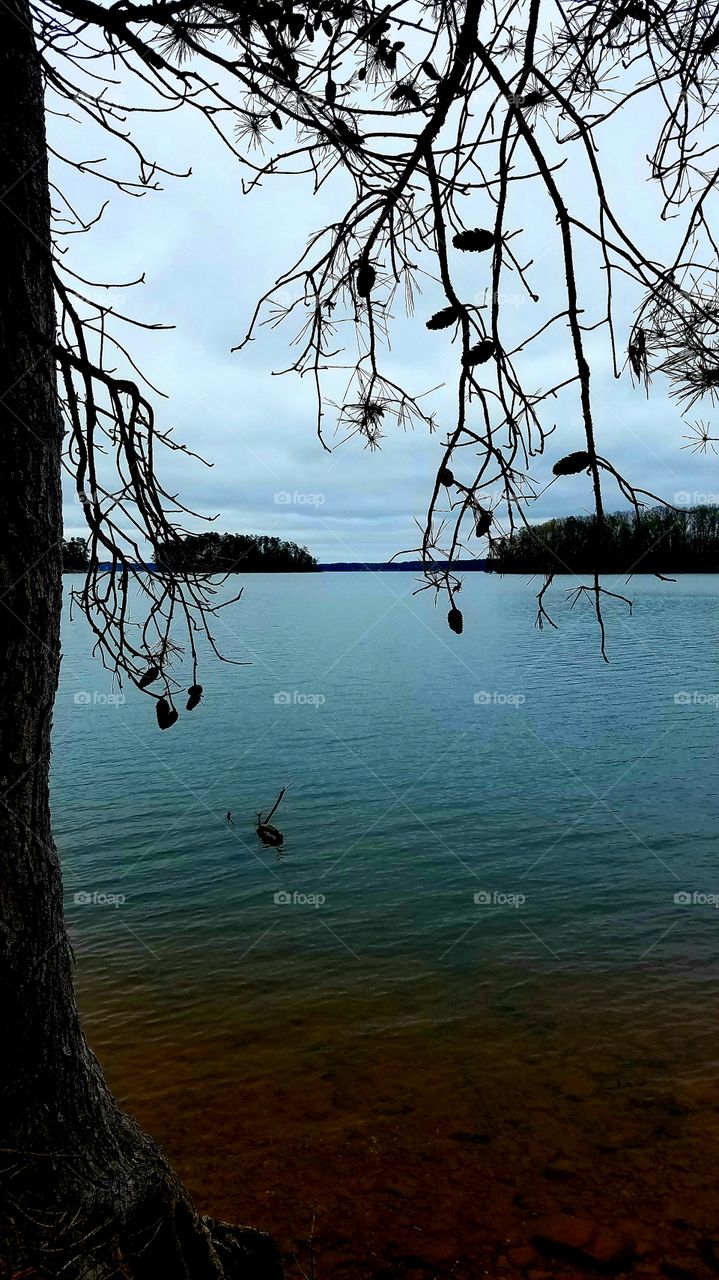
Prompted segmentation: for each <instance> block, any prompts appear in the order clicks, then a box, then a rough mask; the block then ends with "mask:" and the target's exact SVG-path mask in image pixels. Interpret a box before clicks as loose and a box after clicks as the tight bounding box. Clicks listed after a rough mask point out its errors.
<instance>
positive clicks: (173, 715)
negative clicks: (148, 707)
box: [155, 698, 177, 729]
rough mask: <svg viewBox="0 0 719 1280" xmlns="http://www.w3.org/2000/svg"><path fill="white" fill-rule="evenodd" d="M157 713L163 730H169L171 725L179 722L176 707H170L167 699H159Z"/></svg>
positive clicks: (158, 721)
mask: <svg viewBox="0 0 719 1280" xmlns="http://www.w3.org/2000/svg"><path fill="white" fill-rule="evenodd" d="M155 711H156V714H157V723H158V725H159V726H160V728H161V729H169V728H170V725H173V724H174V723H175V721H176V720H177V711H176V709H175V708H174V707H172V706H170V703H169V702H168V701H167V698H158V699H157V707H156V708H155Z"/></svg>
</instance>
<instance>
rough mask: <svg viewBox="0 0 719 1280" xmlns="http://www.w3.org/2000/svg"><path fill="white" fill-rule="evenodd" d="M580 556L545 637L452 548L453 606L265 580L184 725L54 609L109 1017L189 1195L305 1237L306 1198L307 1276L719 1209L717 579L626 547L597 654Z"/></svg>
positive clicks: (92, 987)
mask: <svg viewBox="0 0 719 1280" xmlns="http://www.w3.org/2000/svg"><path fill="white" fill-rule="evenodd" d="M72 581H73V580H72V578H70V577H67V578H66V579H65V592H66V595H67V593H68V591H69V588H70V585H71V583H72ZM572 585H573V584H572V580H571V579H561V578H560V579H557V580H556V584H555V587H554V596H553V612H554V614H555V616H556V619H557V621H559V622H560V624H561V625H560V629H559V630H558V631H552V630H551V629H550V630H544V631H539V630H537V629H535V627H534V616H535V607H534V595H535V592H536V584H531V583H528V582H527V581H526V580H525V579H520V578H505V579H499V578H496V577H494V576H490V575H484V574H476V575H468V576H467V577H466V579H465V582H464V586H463V589H462V592H461V597H460V602H461V605H462V609H463V612H464V618H465V631H464V634H463V635H462V636H456V635H454V634H453V633H452V632H450V631H449V629H448V627H447V623H446V605H444V604H440V607H438V608H435V607H434V602H433V599H432V596H431V593H429V592H424V593H422V594H419V595H413V592H414V591H416V588H417V586H418V583H417V580H416V579H415V577H414V575H412V574H406V575H404V574H402V575H400V574H396V573H392V574H387V573H377V574H370V573H367V574H356V575H354V574H318V575H308V576H293V575H251V576H248V577H247V578H246V579H245V591H244V595H243V597H242V599H241V600H240V601H239V602H238V603H236V604H233V605H231V606H230V607H229V608H228V609H227V610H226V611H224V613H223V614H222V615H221V617H220V618H219V619H218V621H217V627H216V634H217V638H218V641H219V644H220V647H221V648H222V650H223V651H224V652H225V653H226V654H227V655H228V656H230V657H232V658H235V659H238V660H240V661H242V662H244V663H247V664H248V665H243V666H231V665H223V664H219V663H217V661H216V660H214V659H212V660H211V659H208V660H207V663H206V664H205V666H204V667H203V669H202V671H201V673H200V679H201V680H202V682H203V684H204V686H205V699H204V701H203V703H202V704H201V706H200V707H198V708H197V709H196V710H195V711H194V712H192V714H185V713H184V712H181V715H180V720H179V722H178V723H177V724H176V725H175V726H174V727H173V728H171V729H170V730H169V731H168V732H166V733H160V732H159V730H158V729H157V727H156V724H155V718H154V704H152V702H151V701H150V700H149V699H146V698H144V697H143V696H142V695H140V694H139V693H138V692H137V691H136V690H135V689H134V688H126V689H125V690H124V695H125V700H124V701H122V699H121V698H120V697H118V696H117V690H114V691H113V686H112V683H111V680H110V677H109V675H108V673H106V672H104V671H103V669H102V667H101V666H100V664H99V663H98V662H97V661H96V660H94V659H93V658H92V656H91V653H90V648H91V645H90V638H89V632H88V629H87V627H86V625H85V624H84V622H83V620H82V619H80V620H77V619H76V620H75V621H73V622H72V623H70V622H69V618H68V617H67V616H66V617H65V620H64V632H63V662H62V674H61V684H60V690H59V695H58V702H57V712H56V717H55V729H54V754H53V775H52V777H53V811H54V823H55V832H56V837H57V841H58V845H59V847H60V851H61V854H62V858H63V865H64V874H65V886H66V899H67V912H68V917H69V922H70V928H71V933H72V938H73V942H74V945H75V948H76V953H77V959H78V984H79V992H80V1001H81V1006H82V1009H83V1011H84V1014H85V1021H86V1025H87V1028H88V1034H89V1037H90V1040H91V1043H92V1045H93V1047H94V1049H95V1050H96V1052H97V1053H98V1055H99V1057H100V1059H101V1061H102V1062H103V1065H104V1067H105V1070H106V1073H107V1075H108V1077H109V1079H110V1082H111V1084H112V1086H113V1088H114V1090H115V1092H116V1093H117V1094H118V1096H119V1097H120V1098H121V1099H122V1102H123V1104H124V1105H126V1106H127V1107H128V1108H129V1109H130V1110H132V1111H133V1113H134V1114H135V1115H137V1117H138V1119H139V1120H140V1121H141V1123H142V1124H143V1125H144V1126H145V1127H146V1128H148V1129H149V1130H150V1131H151V1132H153V1133H154V1134H155V1136H156V1137H157V1138H158V1139H159V1140H160V1141H161V1143H162V1144H163V1146H164V1147H165V1148H166V1150H167V1151H168V1153H169V1154H170V1155H171V1157H172V1158H173V1160H174V1161H175V1163H176V1165H177V1167H178V1169H179V1170H180V1172H181V1174H182V1176H183V1178H184V1179H185V1181H186V1182H187V1184H188V1185H189V1187H190V1188H191V1190H192V1191H193V1193H194V1194H195V1197H196V1200H197V1202H198V1204H199V1205H200V1207H201V1208H202V1209H203V1210H207V1211H209V1210H212V1212H213V1213H215V1214H216V1215H217V1216H219V1217H224V1218H227V1219H231V1220H233V1221H246V1222H250V1223H252V1224H253V1225H256V1226H261V1227H265V1228H267V1229H270V1230H272V1231H274V1232H275V1233H276V1234H277V1236H278V1239H279V1240H280V1242H281V1244H282V1245H283V1247H286V1248H287V1250H288V1257H290V1255H291V1253H292V1248H291V1244H290V1240H291V1237H293V1238H294V1240H295V1245H294V1252H295V1254H296V1256H297V1258H298V1260H299V1263H300V1265H302V1266H304V1267H305V1269H306V1267H307V1259H308V1256H309V1245H308V1244H307V1240H308V1237H309V1235H310V1233H311V1223H312V1220H313V1218H314V1221H315V1227H314V1248H315V1251H316V1259H317V1262H316V1267H317V1278H318V1280H329V1277H332V1278H333V1280H334V1278H335V1277H347V1280H349V1278H352V1280H355V1278H359V1277H373V1276H376V1277H378V1280H379V1278H380V1277H383V1276H391V1275H398V1276H407V1277H409V1278H410V1280H426V1277H429V1276H432V1275H447V1276H449V1275H450V1274H451V1275H452V1277H454V1278H455V1280H464V1277H465V1276H466V1277H467V1278H468V1280H469V1277H472V1278H474V1277H476V1276H478V1275H480V1274H482V1272H483V1271H484V1270H489V1271H490V1273H492V1274H494V1273H496V1271H497V1270H498V1269H499V1270H506V1271H509V1272H511V1271H512V1268H513V1267H514V1268H515V1269H518V1268H519V1266H520V1261H519V1254H516V1255H515V1256H514V1260H513V1256H512V1251H513V1250H518V1249H519V1250H521V1249H529V1252H528V1253H526V1255H525V1256H524V1262H523V1263H522V1264H521V1265H523V1266H524V1267H525V1268H527V1267H529V1268H530V1269H531V1267H532V1266H534V1267H535V1269H536V1266H537V1265H538V1264H537V1261H536V1259H534V1258H533V1257H532V1256H531V1246H530V1244H529V1242H530V1240H531V1238H532V1224H533V1223H534V1222H536V1220H537V1218H538V1216H539V1215H546V1214H556V1213H560V1212H562V1213H575V1214H579V1215H580V1216H584V1217H589V1218H591V1219H592V1221H594V1222H597V1223H599V1224H600V1225H611V1227H612V1229H613V1230H616V1231H620V1232H622V1231H623V1232H625V1233H627V1234H628V1235H631V1237H632V1240H633V1243H634V1244H635V1246H636V1256H637V1258H638V1262H637V1266H638V1267H639V1268H640V1270H641V1269H642V1268H643V1269H644V1271H645V1272H646V1273H647V1274H658V1267H659V1266H660V1264H661V1262H662V1261H665V1262H666V1260H667V1259H668V1260H669V1264H668V1265H685V1264H686V1265H687V1266H689V1262H687V1258H689V1259H690V1262H691V1265H692V1266H695V1267H696V1268H698V1269H699V1270H698V1274H703V1272H702V1267H703V1266H704V1265H705V1264H704V1263H703V1262H702V1261H701V1258H700V1253H701V1256H702V1257H704V1258H705V1257H706V1256H707V1249H708V1248H709V1247H710V1246H709V1245H708V1244H707V1239H709V1240H711V1238H713V1237H714V1236H715V1235H716V1236H717V1237H718V1238H719V1208H717V1196H716V1187H715V1183H714V1171H713V1164H714V1162H713V1156H712V1154H711V1152H712V1144H713V1143H714V1141H715V1140H716V1137H717V1128H718V1123H717V1122H718V1121H719V1083H718V1081H717V1054H718V1049H719V1036H718V1034H717V992H716V979H717V975H718V973H719V909H718V908H719V859H718V858H717V793H718V791H719V788H718V786H717V783H718V781H719V753H718V751H717V747H718V746H719V732H718V730H719V705H718V704H719V667H718V664H717V640H718V639H719V579H717V578H714V577H702V576H686V577H683V578H681V579H679V581H678V582H677V583H674V584H667V583H661V582H658V581H656V580H654V579H651V578H644V577H638V578H635V579H634V580H633V581H632V583H631V584H630V588H629V593H630V594H631V595H632V596H633V597H634V600H635V608H634V612H633V615H632V616H629V614H628V612H627V610H626V608H625V607H624V606H621V605H619V604H617V603H610V605H609V606H608V607H607V628H608V653H609V657H610V662H609V664H608V665H607V664H605V663H604V662H602V660H601V657H600V654H599V642H598V636H597V631H596V624H595V621H594V619H593V615H592V612H591V609H590V608H589V606H587V605H582V604H581V603H580V604H579V605H577V607H576V608H574V609H573V610H569V608H568V605H567V603H566V602H565V599H564V592H565V590H566V589H568V588H569V587H571V586H572ZM606 585H607V586H613V585H615V584H614V583H613V582H612V581H611V580H608V581H607V583H606ZM619 589H622V590H624V589H625V588H624V587H623V585H622V584H621V583H620V584H619ZM187 683H188V684H189V683H190V681H189V680H188V681H187ZM179 705H180V706H183V703H180V704H179ZM285 784H289V785H288V789H287V793H286V795H285V798H284V800H283V802H282V805H281V807H280V809H279V810H278V813H277V815H276V817H275V819H274V821H275V822H277V824H278V825H279V826H280V827H281V828H282V829H283V831H284V833H285V843H284V846H283V848H282V850H281V851H280V852H279V853H278V851H276V850H273V849H267V848H264V847H263V846H261V845H260V844H259V843H258V841H257V838H256V835H255V832H254V827H255V824H256V812H257V811H258V810H260V809H262V810H264V811H265V812H266V811H267V810H268V809H269V807H270V806H271V804H272V802H273V800H274V798H275V797H276V795H277V793H278V791H279V789H280V787H281V786H284V785H285ZM228 810H230V811H231V813H232V823H231V824H230V823H228V822H227V819H226V814H227V811H228ZM76 898H77V900H76ZM289 1223H291V1226H290V1225H288V1224H289ZM702 1241H704V1243H702ZM702 1251H703V1252H702ZM718 1256H719V1255H718ZM672 1259H673V1260H674V1261H673V1262H672ZM677 1259H680V1260H681V1259H683V1260H684V1261H683V1262H681V1261H680V1262H678V1261H677ZM290 1261H291V1258H290ZM542 1265H547V1264H545V1263H542ZM289 1272H290V1268H288V1273H289ZM562 1274H564V1273H562ZM572 1274H574V1273H572ZM577 1274H583V1273H582V1272H581V1271H580V1272H578V1273H577Z"/></svg>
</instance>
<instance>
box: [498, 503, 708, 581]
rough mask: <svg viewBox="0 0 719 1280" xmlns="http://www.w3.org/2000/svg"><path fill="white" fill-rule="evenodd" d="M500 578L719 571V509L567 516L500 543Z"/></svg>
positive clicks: (652, 510)
mask: <svg viewBox="0 0 719 1280" xmlns="http://www.w3.org/2000/svg"><path fill="white" fill-rule="evenodd" d="M491 567H492V569H494V570H496V571H497V572H499V573H545V574H546V573H590V572H594V571H597V570H598V571H599V572H601V573H629V572H633V573H715V572H719V506H715V505H714V506H712V505H707V506H697V507H693V508H691V509H687V510H677V509H675V508H671V507H651V508H648V509H647V510H645V511H642V512H641V513H640V514H639V515H636V514H635V513H634V512H633V511H617V512H615V513H614V514H612V515H608V516H605V519H604V524H603V525H602V526H601V527H599V526H598V524H597V520H596V516H593V515H586V516H565V517H563V518H561V519H556V520H545V521H544V523H543V524H537V525H532V526H530V527H529V528H525V529H519V530H517V531H516V532H515V533H514V534H512V535H511V536H510V537H506V538H500V539H498V540H497V541H495V543H494V545H493V548H492V559H491Z"/></svg>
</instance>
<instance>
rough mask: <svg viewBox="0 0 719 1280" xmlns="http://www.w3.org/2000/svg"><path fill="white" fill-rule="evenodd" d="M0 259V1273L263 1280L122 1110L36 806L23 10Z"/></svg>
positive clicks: (253, 1249) (48, 712)
mask: <svg viewBox="0 0 719 1280" xmlns="http://www.w3.org/2000/svg"><path fill="white" fill-rule="evenodd" d="M0 252H1V254H2V262H3V265H2V268H0V506H1V507H2V508H3V510H4V514H5V520H4V521H3V529H2V533H1V534H0V625H1V626H2V636H3V646H2V649H3V652H2V662H1V663H0V798H1V800H2V803H1V804H0V1026H1V1027H2V1033H3V1039H4V1044H3V1048H2V1051H1V1053H0V1274H2V1275H3V1276H12V1275H13V1274H15V1273H16V1272H19V1271H20V1270H22V1269H23V1268H26V1267H31V1268H34V1269H36V1272H37V1273H38V1274H40V1275H47V1274H50V1275H62V1276H63V1277H67V1280H89V1278H90V1277H92V1280H100V1278H101V1277H102V1278H104V1277H106V1276H110V1275H121V1276H127V1277H135V1278H137V1280H144V1278H145V1277H147V1280H157V1278H158V1277H163V1278H166V1280H175V1278H176V1277H177V1278H178V1280H179V1278H180V1277H182V1278H183V1280H187V1278H188V1277H191V1278H192V1280H194V1277H202V1278H203V1280H204V1277H206V1276H207V1277H219V1276H225V1275H227V1276H229V1275H233V1276H238V1277H239V1276H241V1277H243V1278H244V1280H274V1278H275V1277H278V1276H281V1274H282V1270H281V1265H280V1264H279V1261H278V1258H277V1254H276V1252H275V1250H274V1246H273V1244H272V1242H271V1240H270V1239H269V1237H267V1236H265V1235H263V1234H262V1233H260V1232H253V1231H250V1230H249V1229H240V1228H230V1227H225V1226H222V1225H221V1224H216V1223H214V1222H211V1221H210V1220H209V1219H201V1218H199V1217H198V1215H197V1213H196V1212H195V1210H194V1209H193V1207H192V1204H191V1202H190V1200H189V1198H188V1196H187V1194H186V1192H185V1191H184V1189H183V1188H182V1186H181V1184H180V1183H179V1181H178V1179H177V1178H176V1176H175V1175H174V1173H173V1172H172V1170H171V1169H170V1167H169V1166H168V1165H167V1163H166V1162H165V1160H164V1158H163V1156H162V1154H161V1152H160V1150H159V1148H158V1147H157V1146H156V1145H155V1143H154V1142H153V1141H152V1139H151V1138H149V1137H148V1136H147V1135H146V1134H144V1133H143V1132H142V1131H141V1130H140V1129H139V1128H138V1126H137V1125H136V1124H135V1122H134V1121H133V1120H132V1119H131V1118H130V1117H129V1116H127V1115H124V1114H123V1113H122V1112H121V1111H120V1109H119V1108H118V1106H117V1104H116V1102H115V1100H114V1098H113V1097H112V1095H111V1093H110V1091H109V1089H108V1087H107V1085H106V1083H105V1080H104V1078H103V1074H102V1071H101V1069H100V1066H99V1064H98V1062H97V1060H96V1059H95V1057H94V1056H93V1054H92V1053H91V1052H90V1050H89V1048H88V1046H87V1043H86V1041H85V1037H84V1035H83V1031H82V1027H81V1025H80V1021H79V1018H78V1012H77V1007H76V1003H75V995H74V989H73V956H72V950H71V946H70V943H69V940H68V936H67V933H66V930H65V924H64V919H63V899H62V880H61V874H60V866H59V862H58V857H57V852H56V849H55V846H54V844H53V840H52V833H51V829H50V810H49V797H48V771H49V759H50V727H51V721H52V709H53V701H54V698H55V692H56V688H57V679H58V669H59V664H60V607H61V535H62V524H61V500H60V450H61V442H62V426H61V419H60V412H59V407H58V398H57V391H56V384H55V368H54V358H53V343H54V325H55V316H54V304H53V290H52V281H51V275H50V193H49V188H48V172H47V149H46V142H45V121H44V110H43V91H42V79H41V71H40V65H39V59H38V56H37V52H36V48H35V43H34V39H33V33H32V28H31V23H30V17H29V11H28V9H27V6H26V0H5V3H4V4H3V5H2V7H1V8H0Z"/></svg>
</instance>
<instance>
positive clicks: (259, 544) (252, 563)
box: [62, 533, 317, 573]
mask: <svg viewBox="0 0 719 1280" xmlns="http://www.w3.org/2000/svg"><path fill="white" fill-rule="evenodd" d="M62 563H63V570H64V572H65V573H78V572H82V571H84V570H85V569H87V567H88V564H89V554H88V549H87V543H86V542H85V539H84V538H68V539H63V544H62ZM152 564H153V565H154V567H155V568H157V569H160V570H162V569H170V570H172V571H174V572H176V573H312V572H313V571H314V570H315V569H316V568H317V560H316V558H315V557H314V556H313V555H312V554H311V552H309V551H308V550H307V548H306V547H300V546H298V545H297V543H296V542H287V541H286V540H285V539H284V538H272V537H268V536H266V535H256V534H251V533H197V534H186V535H185V536H184V537H183V538H181V539H180V540H179V541H175V542H172V543H170V542H165V543H161V544H160V545H159V546H158V547H157V548H156V550H155V558H154V561H153V562H152Z"/></svg>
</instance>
